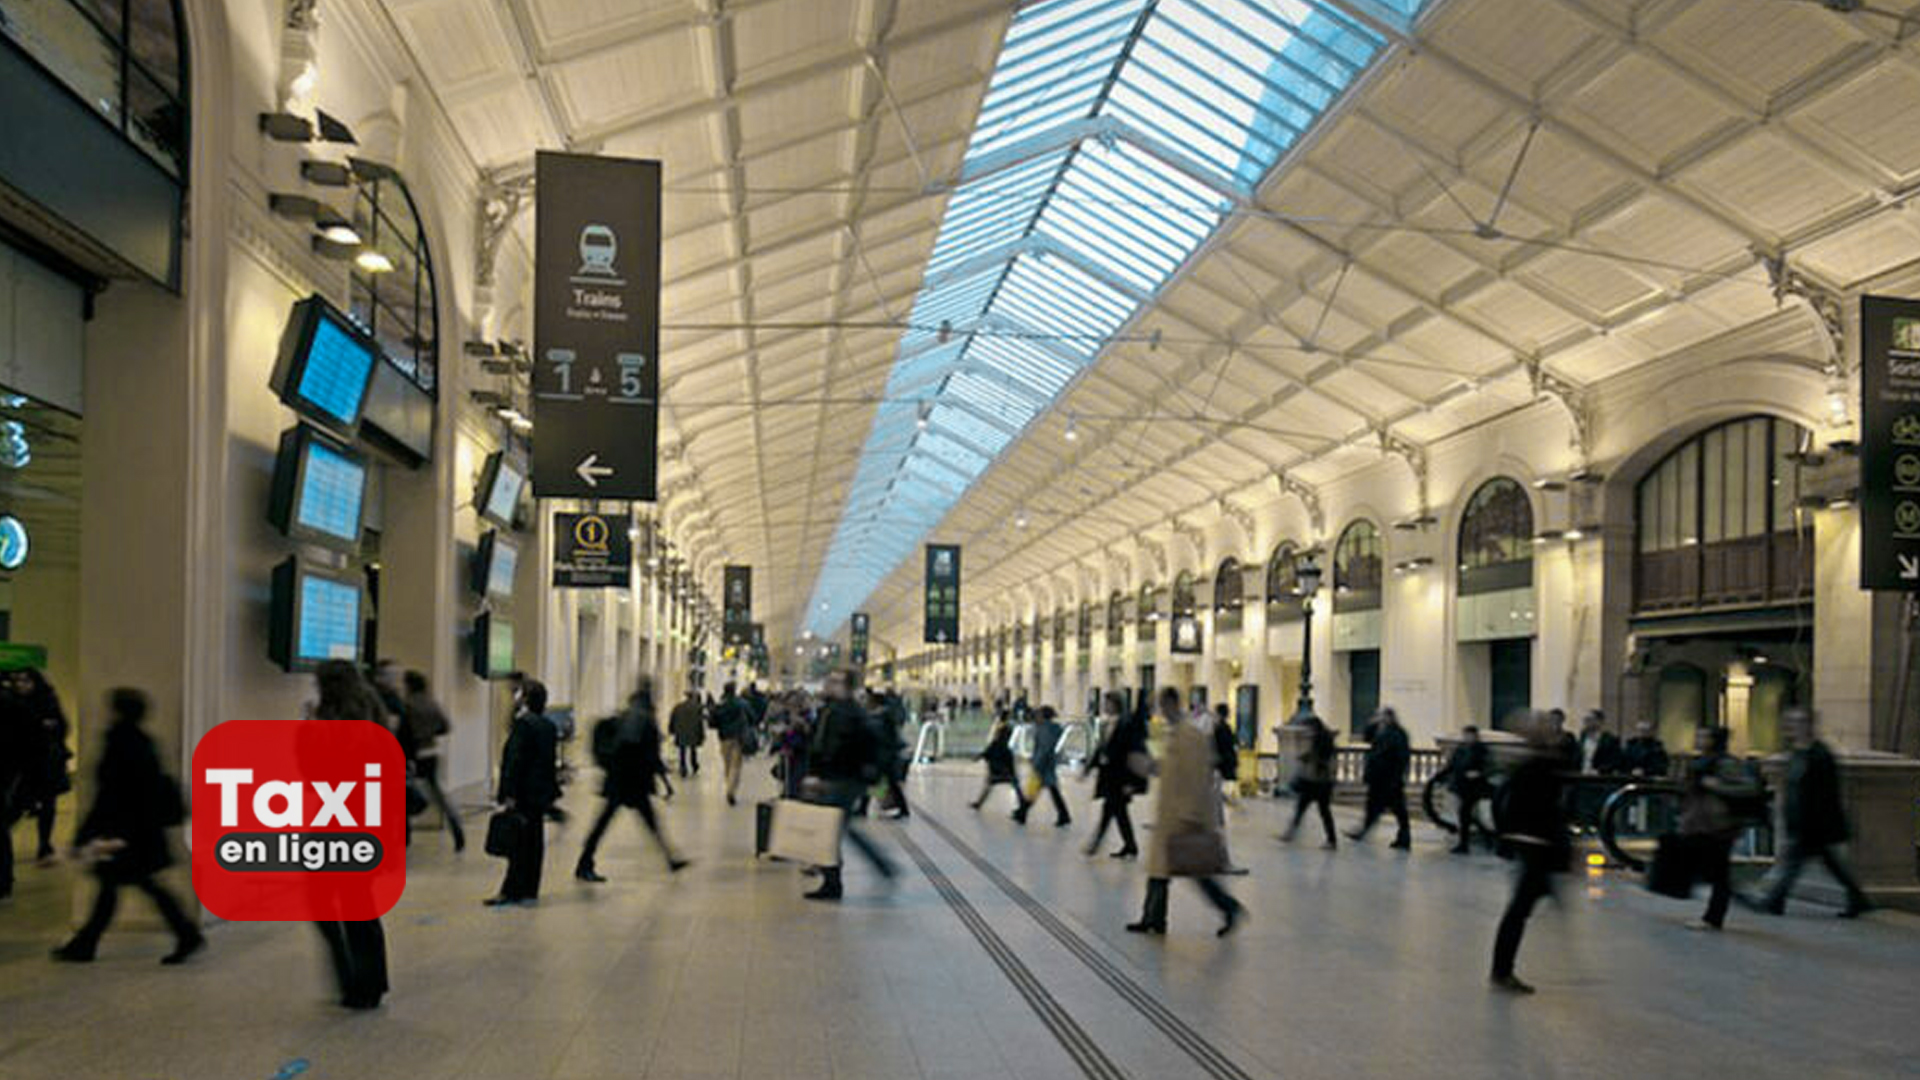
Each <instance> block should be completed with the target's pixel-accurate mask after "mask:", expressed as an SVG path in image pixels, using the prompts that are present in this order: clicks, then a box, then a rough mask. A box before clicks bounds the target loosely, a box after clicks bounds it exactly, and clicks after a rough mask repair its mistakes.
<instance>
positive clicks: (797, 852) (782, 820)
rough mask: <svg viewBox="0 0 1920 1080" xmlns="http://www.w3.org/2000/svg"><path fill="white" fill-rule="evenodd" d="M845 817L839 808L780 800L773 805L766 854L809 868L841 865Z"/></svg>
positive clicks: (844, 812)
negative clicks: (841, 834) (841, 840)
mask: <svg viewBox="0 0 1920 1080" xmlns="http://www.w3.org/2000/svg"><path fill="white" fill-rule="evenodd" d="M846 816H847V812H846V811H845V810H842V809H841V808H840V807H837V806H821V805H819V804H818V803H809V802H801V801H800V800H798V799H781V800H779V801H778V802H776V803H774V805H773V823H772V827H771V828H769V829H768V831H767V854H769V855H771V856H773V857H774V858H776V859H787V860H789V861H791V862H797V863H806V864H807V865H809V866H838V865H840V829H841V825H842V822H844V821H845V819H846Z"/></svg>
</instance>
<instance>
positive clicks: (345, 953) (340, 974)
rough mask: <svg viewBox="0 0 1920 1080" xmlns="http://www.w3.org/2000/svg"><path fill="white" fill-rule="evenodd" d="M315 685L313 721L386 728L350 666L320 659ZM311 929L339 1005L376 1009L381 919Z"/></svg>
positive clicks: (383, 983) (382, 973) (383, 950)
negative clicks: (328, 964)
mask: <svg viewBox="0 0 1920 1080" xmlns="http://www.w3.org/2000/svg"><path fill="white" fill-rule="evenodd" d="M313 681H314V685H315V687H316V688H317V689H318V691H319V695H320V697H319V700H318V701H317V702H315V703H314V706H313V712H312V715H313V718H314V719H315V720H334V721H340V722H343V723H362V724H379V725H380V726H381V727H386V726H387V722H386V718H385V716H384V712H385V709H384V708H383V706H382V705H381V703H380V698H379V697H378V695H377V694H376V693H375V691H374V689H373V687H372V686H370V685H368V683H367V680H366V679H365V678H363V677H362V676H361V674H360V669H359V668H357V667H355V666H354V665H353V664H351V663H349V662H348V661H345V660H324V661H322V662H321V664H320V666H319V667H318V668H315V669H314V672H313ZM313 925H314V929H316V930H318V931H319V932H320V938H321V940H323V941H325V942H326V944H327V955H328V956H329V957H330V958H331V959H332V961H333V973H334V978H335V982H336V983H337V985H338V986H339V987H340V1004H342V1005H344V1006H346V1007H347V1008H349V1009H373V1008H378V1007H379V1005H380V999H381V998H382V997H384V996H385V995H386V993H387V990H388V988H389V987H388V983H387V932H386V929H385V928H384V927H382V926H381V925H380V920H379V919H364V920H351V921H348V920H338V919H336V920H328V921H321V922H316V923H314V924H313Z"/></svg>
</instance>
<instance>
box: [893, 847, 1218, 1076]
mask: <svg viewBox="0 0 1920 1080" xmlns="http://www.w3.org/2000/svg"><path fill="white" fill-rule="evenodd" d="M916 816H917V817H919V819H920V820H921V821H923V822H925V823H926V825H927V827H928V828H930V829H932V830H933V831H934V832H936V833H938V834H939V835H940V837H941V839H943V840H945V841H946V842H947V844H948V845H949V846H950V847H952V848H953V849H954V851H956V852H958V853H959V855H960V857H961V858H963V859H965V860H966V861H967V862H969V863H971V864H972V865H973V867H974V868H975V869H976V870H979V871H980V872H981V874H983V875H985V876H986V878H987V880H989V881H991V882H993V884H994V885H995V886H996V887H998V888H999V890H1000V891H1001V892H1003V893H1005V894H1006V896H1007V898H1008V899H1009V900H1012V901H1013V902H1014V904H1015V905H1017V906H1018V907H1019V908H1020V909H1021V910H1023V911H1025V912H1026V913H1027V915H1028V916H1029V917H1031V918H1032V919H1033V921H1035V922H1037V923H1039V924H1040V928H1041V929H1043V930H1045V931H1046V932H1047V933H1048V934H1050V935H1052V936H1053V938H1054V940H1056V941H1058V942H1059V943H1060V944H1061V945H1062V946H1064V947H1065V948H1066V950H1067V951H1068V952H1070V953H1072V954H1073V955H1074V956H1075V957H1077V958H1079V960H1080V962H1081V963H1083V964H1085V965H1086V966H1087V968H1088V969H1089V970H1091V971H1092V972H1093V973H1094V975H1095V976H1097V977H1098V978H1099V979H1100V981H1101V982H1104V983H1106V984H1107V986H1108V987H1110V988H1111V989H1112V990H1113V991H1114V992H1115V993H1116V994H1118V995H1120V997H1121V999H1122V1000H1124V1001H1126V1002H1127V1004H1129V1005H1132V1006H1133V1007H1134V1009H1135V1010H1136V1011H1138V1012H1139V1013H1140V1014H1141V1016H1142V1017H1144V1018H1145V1019H1146V1020H1147V1022H1148V1023H1150V1024H1152V1025H1153V1026H1154V1027H1156V1028H1159V1029H1160V1031H1161V1033H1162V1034H1164V1035H1166V1036H1167V1037H1168V1038H1169V1039H1171V1040H1172V1041H1173V1043H1174V1045H1176V1046H1178V1047H1179V1048H1180V1049H1181V1050H1182V1051H1183V1052H1185V1053H1186V1055H1187V1056H1188V1057H1190V1058H1192V1059H1193V1060H1194V1062H1195V1063H1196V1064H1198V1065H1199V1066H1200V1067H1201V1068H1202V1069H1205V1070H1206V1071H1207V1073H1208V1075H1210V1076H1213V1077H1215V1078H1216V1080H1253V1077H1252V1075H1251V1074H1249V1073H1248V1072H1247V1071H1246V1070H1245V1069H1242V1068H1241V1067H1240V1066H1239V1064H1238V1063H1236V1062H1235V1061H1234V1060H1233V1059H1232V1058H1230V1057H1228V1056H1227V1054H1226V1052H1225V1051H1223V1050H1221V1049H1220V1048H1219V1047H1218V1046H1216V1045H1214V1043H1213V1042H1212V1041H1211V1040H1209V1039H1208V1038H1207V1037H1206V1036H1205V1035H1203V1034H1201V1033H1200V1032H1199V1031H1197V1030H1195V1029H1194V1028H1193V1026H1192V1025H1190V1024H1188V1023H1187V1022H1186V1021H1185V1020H1182V1019H1181V1018H1180V1017H1179V1015H1178V1014H1176V1013H1174V1012H1173V1011H1172V1010H1171V1009H1168V1008H1167V1007H1166V1006H1165V1005H1162V1004H1161V1003H1160V1002H1159V1000H1158V999H1156V998H1155V997H1154V996H1153V995H1152V994H1151V993H1149V992H1148V991H1147V990H1146V988H1145V987H1143V986H1141V985H1140V984H1139V983H1138V982H1135V981H1134V980H1133V978H1132V977H1131V976H1129V975H1127V973H1126V972H1124V971H1122V970H1120V968H1119V967H1118V966H1116V965H1115V964H1114V963H1113V962H1112V961H1111V960H1108V959H1107V958H1106V957H1105V956H1104V955H1102V954H1101V953H1100V951H1099V950H1098V949H1095V948H1094V947H1093V945H1092V944H1090V943H1089V942H1088V941H1087V940H1086V939H1085V938H1083V937H1081V936H1080V934H1079V933H1078V932H1076V931H1075V930H1074V929H1073V928H1072V927H1070V926H1068V925H1067V924H1066V923H1065V922H1063V921H1061V920H1060V918H1059V917H1058V916H1056V915H1054V913H1053V912H1051V911H1049V910H1047V907H1046V905H1045V904H1042V903H1041V902H1040V901H1039V900H1037V899H1035V898H1034V896H1033V894H1032V893H1029V892H1027V891H1026V890H1025V889H1023V888H1021V887H1020V885H1019V884H1018V883H1017V882H1015V881H1014V880H1013V879H1012V878H1009V877H1008V876H1007V875H1006V874H1004V873H1002V872H1001V871H1000V868H999V867H997V866H995V865H993V863H991V862H989V861H987V859H986V857H985V856H983V855H981V854H980V853H979V852H978V851H976V850H975V849H974V848H973V847H972V846H971V845H969V844H968V843H967V842H966V841H964V840H962V839H960V837H959V836H958V835H956V834H955V833H954V832H953V830H951V829H949V828H947V826H946V825H944V824H943V823H941V821H940V820H939V819H938V818H936V817H934V816H933V815H932V814H929V813H927V812H926V811H925V810H922V811H921V812H920V813H919V814H917V815H916Z"/></svg>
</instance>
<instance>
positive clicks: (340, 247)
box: [310, 233, 361, 262]
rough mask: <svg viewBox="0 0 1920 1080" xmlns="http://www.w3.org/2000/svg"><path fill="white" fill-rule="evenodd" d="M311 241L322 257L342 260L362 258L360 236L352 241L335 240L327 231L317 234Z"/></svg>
mask: <svg viewBox="0 0 1920 1080" xmlns="http://www.w3.org/2000/svg"><path fill="white" fill-rule="evenodd" d="M310 243H311V244H312V245H313V250H314V251H315V252H316V253H318V254H319V255H320V256H321V257H322V258H327V259H336V260H338V261H340V262H345V261H347V260H348V259H354V260H356V261H357V260H358V259H359V258H360V254H361V251H360V240H359V238H358V237H355V238H354V239H353V240H351V241H346V240H335V239H333V238H332V237H330V236H328V235H327V234H326V233H321V234H319V235H318V236H315V237H314V238H313V239H312V240H311V241H310Z"/></svg>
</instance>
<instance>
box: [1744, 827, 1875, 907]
mask: <svg viewBox="0 0 1920 1080" xmlns="http://www.w3.org/2000/svg"><path fill="white" fill-rule="evenodd" d="M1815 857H1818V858H1819V860H1820V861H1821V863H1823V864H1825V866H1826V868H1827V873H1829V874H1832V875H1833V880H1835V881H1837V882H1839V883H1840V887H1841V888H1842V889H1845V890H1846V892H1847V907H1849V908H1862V907H1866V906H1867V903H1868V901H1867V894H1866V893H1865V892H1864V891H1863V890H1862V889H1861V888H1860V879H1859V878H1856V877H1854V876H1853V868H1852V867H1851V866H1848V865H1847V860H1846V858H1845V857H1844V856H1843V855H1841V853H1840V846H1839V845H1838V844H1804V843H1801V842H1800V841H1798V840H1793V839H1789V840H1788V841H1787V850H1786V851H1785V852H1783V853H1782V854H1781V856H1780V868H1779V870H1777V871H1776V872H1775V877H1774V881H1773V887H1772V888H1770V889H1768V890H1767V898H1766V906H1768V907H1770V908H1773V909H1775V910H1778V909H1780V908H1783V907H1785V906H1786V903H1787V894H1788V893H1790V892H1792V891H1793V883H1794V881H1795V880H1797V879H1798V878H1799V877H1800V871H1802V870H1804V869H1806V867H1807V860H1809V859H1813V858H1815Z"/></svg>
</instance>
